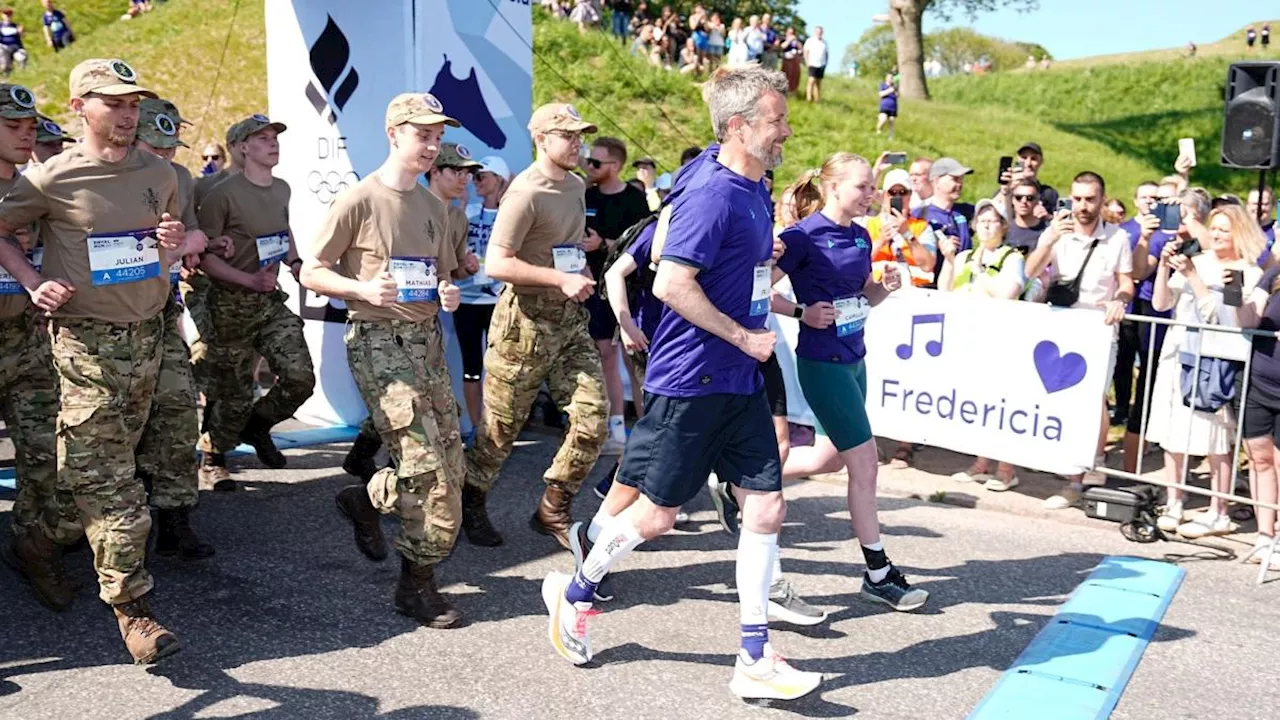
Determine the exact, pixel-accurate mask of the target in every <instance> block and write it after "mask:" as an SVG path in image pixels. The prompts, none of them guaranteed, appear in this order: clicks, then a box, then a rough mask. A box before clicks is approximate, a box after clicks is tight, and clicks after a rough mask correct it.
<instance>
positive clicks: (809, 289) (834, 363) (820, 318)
mask: <svg viewBox="0 0 1280 720" xmlns="http://www.w3.org/2000/svg"><path fill="white" fill-rule="evenodd" d="M809 177H810V180H809V183H810V186H809V190H810V192H813V193H814V194H816V195H817V196H818V197H819V198H820V199H821V202H822V207H821V209H820V210H818V211H817V212H814V213H812V214H810V215H808V216H807V217H805V218H803V219H802V220H800V222H798V223H796V224H795V225H793V226H791V227H789V228H787V229H786V230H783V231H782V235H781V236H779V237H780V239H781V240H782V244H783V246H784V247H785V248H786V249H785V250H784V251H783V253H782V257H780V258H778V264H777V267H776V268H775V269H774V278H773V279H774V280H780V279H781V278H782V275H784V274H785V275H787V276H788V277H789V278H790V279H791V286H792V288H793V289H794V290H795V294H796V299H797V300H799V306H800V309H801V311H802V312H796V313H793V314H795V315H801V323H800V341H799V343H798V344H797V345H796V374H797V375H798V376H799V380H800V389H801V390H803V391H804V397H805V400H807V401H808V403H809V406H810V408H812V410H813V414H814V416H815V417H816V418H817V425H816V427H815V428H814V429H815V431H816V438H815V439H814V444H813V447H797V448H792V450H791V454H790V456H789V457H788V459H787V463H786V465H785V466H784V467H783V470H782V474H783V477H787V478H798V477H807V476H809V475H815V474H818V473H824V472H835V471H837V470H840V469H842V468H843V469H846V470H847V471H848V474H849V492H848V499H849V516H850V517H851V518H852V520H853V529H854V532H855V534H856V535H857V536H858V542H859V543H860V544H861V546H862V554H863V557H864V559H865V560H866V563H867V571H866V573H865V574H864V575H863V578H862V596H863V597H865V598H867V599H869V600H872V601H875V602H881V603H884V604H886V605H888V606H889V607H891V608H893V609H895V610H904V611H905V610H914V609H916V608H918V607H920V606H921V605H924V603H925V602H926V601H927V600H928V599H929V593H927V592H925V591H924V590H921V589H919V588H912V587H911V585H910V584H909V583H908V582H907V580H906V578H904V577H903V576H902V573H901V572H899V571H898V569H897V568H896V567H894V565H893V564H892V563H890V562H889V558H888V556H887V555H886V554H885V551H884V544H883V543H882V542H881V539H880V520H879V518H878V517H877V513H876V472H877V465H878V464H879V463H878V460H877V453H876V441H875V438H874V437H872V434H871V421H870V420H869V419H868V418H867V409H866V386H867V369H866V365H865V363H864V362H863V358H864V357H865V356H866V354H867V349H866V345H865V344H864V342H863V325H864V324H865V323H866V320H867V316H868V315H869V314H870V313H871V308H872V307H874V306H876V305H879V304H880V303H881V302H882V301H883V300H884V299H885V298H886V297H888V296H889V294H890V293H892V292H893V291H894V290H897V289H898V288H899V287H901V286H902V277H901V275H900V274H899V271H898V266H897V265H896V264H894V263H890V264H888V265H886V266H885V269H884V276H883V277H882V278H881V279H880V280H878V281H877V280H876V279H875V278H874V277H873V276H872V273H871V236H870V235H869V234H868V233H867V231H866V230H865V229H864V228H863V227H862V226H860V225H856V224H854V222H853V219H854V218H856V217H862V216H864V215H866V214H867V207H868V206H869V205H870V203H871V199H872V197H873V194H874V186H873V185H872V174H871V165H870V164H869V163H868V162H867V161H866V159H864V158H862V157H860V156H858V155H854V154H852V153H844V152H841V153H836V154H835V155H832V156H831V157H829V158H827V161H826V162H825V163H823V165H822V169H821V170H818V171H812V172H811V173H810V174H809ZM798 195H799V191H798V192H797V196H798ZM799 204H800V201H799V198H798V197H797V205H799ZM774 302H775V305H783V306H784V307H782V308H780V312H782V313H784V314H785V313H786V310H787V308H786V307H785V305H787V304H790V303H789V302H788V301H787V300H785V299H784V298H777V299H775V301H774Z"/></svg>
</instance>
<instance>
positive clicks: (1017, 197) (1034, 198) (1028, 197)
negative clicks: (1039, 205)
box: [1013, 195, 1040, 202]
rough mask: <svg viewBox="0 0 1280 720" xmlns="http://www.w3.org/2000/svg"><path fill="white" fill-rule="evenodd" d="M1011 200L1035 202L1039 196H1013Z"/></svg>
mask: <svg viewBox="0 0 1280 720" xmlns="http://www.w3.org/2000/svg"><path fill="white" fill-rule="evenodd" d="M1013 199H1014V200H1021V201H1022V202H1035V201H1036V200H1039V199H1040V196H1039V195H1014V196H1013Z"/></svg>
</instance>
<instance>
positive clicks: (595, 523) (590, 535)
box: [587, 505, 616, 544]
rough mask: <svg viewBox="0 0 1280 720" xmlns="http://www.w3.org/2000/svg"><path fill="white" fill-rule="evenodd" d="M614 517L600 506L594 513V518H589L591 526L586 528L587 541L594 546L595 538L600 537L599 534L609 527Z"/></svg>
mask: <svg viewBox="0 0 1280 720" xmlns="http://www.w3.org/2000/svg"><path fill="white" fill-rule="evenodd" d="M615 517H616V516H615V515H610V514H609V513H608V512H607V511H606V510H605V509H604V505H601V506H600V509H599V510H597V511H596V516H595V517H593V518H591V524H590V525H588V526H587V539H588V540H590V541H591V542H592V543H593V544H594V543H595V541H596V538H598V537H600V533H601V532H603V531H604V529H605V528H607V527H609V523H611V522H613V519H614V518H615Z"/></svg>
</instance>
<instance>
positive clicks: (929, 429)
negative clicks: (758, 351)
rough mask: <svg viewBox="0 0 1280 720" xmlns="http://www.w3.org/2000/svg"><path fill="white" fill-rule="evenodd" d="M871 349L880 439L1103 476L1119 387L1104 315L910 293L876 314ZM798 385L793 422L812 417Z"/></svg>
mask: <svg viewBox="0 0 1280 720" xmlns="http://www.w3.org/2000/svg"><path fill="white" fill-rule="evenodd" d="M782 322H784V323H786V322H787V321H786V320H783V321H782ZM790 322H791V323H794V321H790ZM785 340H786V333H785V332H784V334H783V336H781V339H780V343H779V351H780V352H779V354H780V355H782V354H788V355H789V354H791V349H790V348H791V347H794V345H793V344H788V343H786V342H785ZM866 344H867V357H866V363H867V388H866V391H867V398H866V405H867V414H868V415H869V417H870V419H871V429H872V431H873V432H874V433H875V434H876V435H878V436H881V437H888V438H892V439H895V440H901V441H906V442H913V443H922V444H925V445H931V446H934V447H941V448H947V449H949V450H955V451H957V452H962V453H966V454H969V455H980V456H983V457H987V458H992V459H995V460H1002V461H1005V462H1009V463H1013V464H1015V465H1019V466H1022V467H1028V468H1033V469H1036V470H1044V471H1047V472H1054V473H1060V474H1064V475H1067V474H1073V473H1078V472H1082V471H1083V470H1084V469H1086V468H1090V467H1092V466H1093V459H1094V454H1095V452H1096V450H1097V443H1098V433H1099V430H1100V429H1101V422H1102V418H1101V413H1102V398H1103V396H1104V394H1105V393H1106V390H1107V386H1108V384H1109V383H1110V381H1111V378H1110V377H1109V376H1108V374H1107V368H1108V361H1109V357H1110V352H1111V344H1112V329H1111V328H1110V327H1108V326H1106V325H1104V324H1103V322H1102V313H1101V312H1100V311H1096V310H1062V309H1058V308H1053V307H1050V306H1048V305H1043V304H1035V303H1026V302H1015V301H1006V300H992V299H989V298H979V297H973V296H969V295H959V294H951V293H939V292H937V291H923V290H907V291H905V292H902V293H898V294H895V295H894V296H893V297H891V298H890V299H888V300H886V301H885V302H884V303H882V304H881V305H880V306H878V307H876V308H875V309H873V310H872V311H871V315H870V317H869V318H868V320H867V326H866ZM787 345H789V347H786V346H787ZM792 387H793V385H792V384H791V383H789V384H788V388H787V390H788V404H789V405H790V408H791V410H792V412H791V414H792V415H793V416H798V417H800V418H804V417H806V416H807V417H812V415H811V413H810V411H809V408H808V405H807V404H805V403H804V398H803V396H801V395H800V394H799V393H798V392H797V393H795V394H793V393H792V392H791V389H792ZM797 390H798V387H797Z"/></svg>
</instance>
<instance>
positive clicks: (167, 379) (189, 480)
mask: <svg viewBox="0 0 1280 720" xmlns="http://www.w3.org/2000/svg"><path fill="white" fill-rule="evenodd" d="M181 322H182V306H181V305H180V304H178V302H177V300H175V299H174V298H173V296H172V295H170V296H169V302H168V304H166V305H165V306H164V338H163V340H162V341H161V355H160V375H159V377H158V378H157V379H156V389H155V394H154V395H152V397H151V414H150V415H149V416H148V417H147V425H146V429H145V430H144V431H143V433H142V442H141V443H140V444H139V445H138V448H137V464H138V472H140V473H144V474H145V475H147V476H149V477H150V480H151V488H150V491H151V492H150V496H151V504H152V505H154V506H155V507H158V508H160V509H161V510H176V509H178V508H189V507H194V506H195V504H196V501H197V500H198V499H199V497H200V491H199V481H198V480H197V476H196V472H197V462H196V449H195V448H196V441H197V440H199V439H200V421H199V420H198V419H197V417H196V391H195V386H194V384H193V383H192V380H191V355H190V352H189V351H188V350H187V343H186V342H185V341H184V340H183V339H182V332H181V330H180V329H179V328H180V326H179V323H181Z"/></svg>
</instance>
